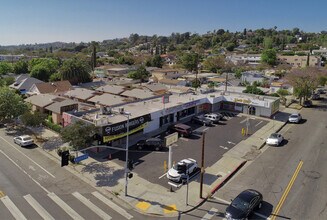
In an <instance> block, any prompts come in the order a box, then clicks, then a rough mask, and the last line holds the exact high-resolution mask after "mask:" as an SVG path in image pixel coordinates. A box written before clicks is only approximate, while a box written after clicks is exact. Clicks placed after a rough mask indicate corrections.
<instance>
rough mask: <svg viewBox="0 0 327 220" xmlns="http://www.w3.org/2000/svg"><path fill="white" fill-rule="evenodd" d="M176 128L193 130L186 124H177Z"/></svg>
mask: <svg viewBox="0 0 327 220" xmlns="http://www.w3.org/2000/svg"><path fill="white" fill-rule="evenodd" d="M175 127H179V128H183V129H189V128H191V127H190V126H188V125H186V124H176V125H175Z"/></svg>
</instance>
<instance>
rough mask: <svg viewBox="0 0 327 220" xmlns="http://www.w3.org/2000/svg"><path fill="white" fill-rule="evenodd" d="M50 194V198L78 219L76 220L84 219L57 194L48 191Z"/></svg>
mask: <svg viewBox="0 0 327 220" xmlns="http://www.w3.org/2000/svg"><path fill="white" fill-rule="evenodd" d="M48 196H49V197H50V199H52V201H54V202H55V203H56V204H57V205H58V206H59V207H60V208H62V209H63V210H64V211H65V212H66V213H67V214H68V215H69V216H70V217H72V218H73V219H76V220H82V219H84V218H83V217H82V216H80V215H79V214H78V213H77V212H75V210H74V209H72V208H71V207H70V206H69V205H68V204H67V203H65V202H64V201H63V200H62V199H60V198H59V197H58V196H57V195H56V194H54V193H48Z"/></svg>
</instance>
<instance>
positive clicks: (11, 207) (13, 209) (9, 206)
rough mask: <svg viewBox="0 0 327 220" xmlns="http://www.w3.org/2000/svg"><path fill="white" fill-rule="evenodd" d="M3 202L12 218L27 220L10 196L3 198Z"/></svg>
mask: <svg viewBox="0 0 327 220" xmlns="http://www.w3.org/2000/svg"><path fill="white" fill-rule="evenodd" d="M1 201H2V202H3V204H4V205H5V206H6V207H7V209H8V210H9V212H10V213H11V214H12V216H14V218H15V219H17V220H25V219H26V220H27V218H25V216H24V215H23V213H21V211H20V210H19V209H18V208H17V206H16V205H15V204H14V203H13V202H12V201H11V200H10V198H9V197H8V196H5V197H3V198H1Z"/></svg>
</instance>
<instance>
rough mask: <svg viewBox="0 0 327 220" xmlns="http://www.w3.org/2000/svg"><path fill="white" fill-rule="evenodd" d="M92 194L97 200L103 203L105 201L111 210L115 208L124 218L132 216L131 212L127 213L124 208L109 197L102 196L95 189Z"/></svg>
mask: <svg viewBox="0 0 327 220" xmlns="http://www.w3.org/2000/svg"><path fill="white" fill-rule="evenodd" d="M92 194H93V195H94V196H95V197H96V198H98V199H99V200H101V201H102V202H103V203H105V204H106V205H108V206H109V207H110V208H112V209H113V210H115V211H116V212H118V213H119V214H121V215H122V216H124V217H125V218H126V219H132V218H133V216H132V215H131V214H129V213H128V212H127V211H126V210H124V209H123V208H121V207H120V206H118V205H117V204H116V203H114V202H112V201H111V200H110V199H108V198H106V197H104V196H103V195H102V194H100V193H99V192H97V191H95V192H93V193H92Z"/></svg>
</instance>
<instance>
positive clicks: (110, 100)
mask: <svg viewBox="0 0 327 220" xmlns="http://www.w3.org/2000/svg"><path fill="white" fill-rule="evenodd" d="M88 102H90V103H93V104H94V105H95V106H97V107H100V106H109V107H112V106H118V105H121V104H123V103H126V98H124V97H121V96H118V95H112V94H108V93H103V94H102V95H96V96H94V97H92V98H90V99H89V100H88Z"/></svg>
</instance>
